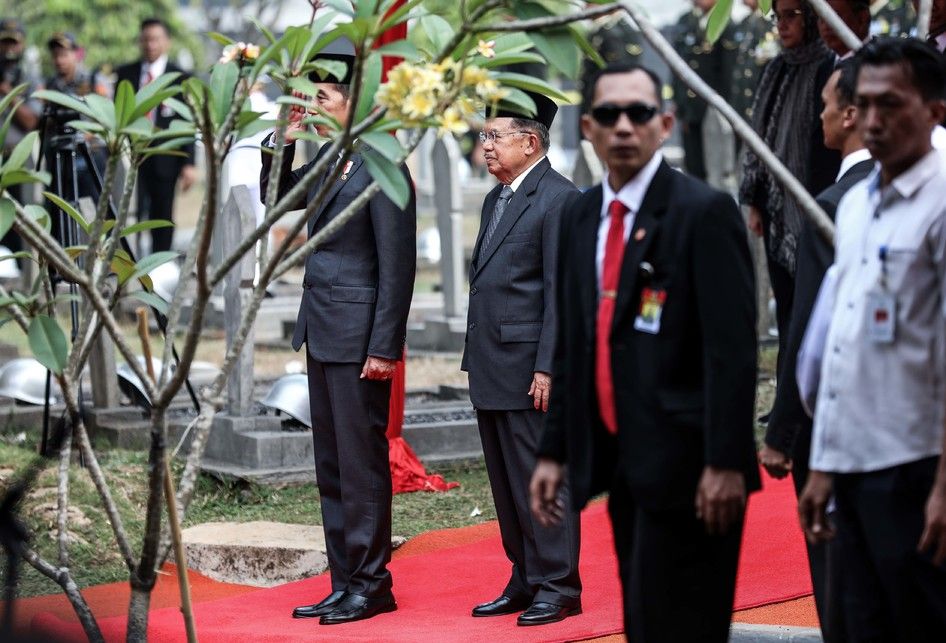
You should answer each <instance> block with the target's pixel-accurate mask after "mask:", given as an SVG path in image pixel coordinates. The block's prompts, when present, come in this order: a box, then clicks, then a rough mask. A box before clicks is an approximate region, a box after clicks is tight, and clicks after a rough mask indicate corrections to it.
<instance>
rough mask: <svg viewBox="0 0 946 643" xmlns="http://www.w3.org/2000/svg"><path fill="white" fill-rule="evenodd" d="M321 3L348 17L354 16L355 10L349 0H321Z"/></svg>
mask: <svg viewBox="0 0 946 643" xmlns="http://www.w3.org/2000/svg"><path fill="white" fill-rule="evenodd" d="M322 5H323V6H325V7H329V8H331V9H335V11H337V12H339V13H340V14H343V15H346V16H348V17H349V18H354V17H355V10H354V8H353V7H352V6H351V0H323V1H322Z"/></svg>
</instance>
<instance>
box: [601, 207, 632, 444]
mask: <svg viewBox="0 0 946 643" xmlns="http://www.w3.org/2000/svg"><path fill="white" fill-rule="evenodd" d="M627 212H628V208H627V206H626V205H624V204H623V203H621V202H620V201H618V200H617V199H615V200H614V201H611V203H610V204H609V205H608V215H609V217H610V219H611V223H610V225H609V227H608V237H607V240H606V241H605V244H604V261H602V262H601V297H600V299H598V322H597V324H596V326H595V328H596V331H595V337H596V341H595V389H596V390H597V392H598V411H599V412H600V413H601V420H602V421H603V422H604V426H605V428H606V429H607V430H608V431H609V432H610V433H611V434H612V435H614V434H617V432H618V419H617V407H616V406H615V403H614V380H613V378H612V376H611V324H612V322H613V321H614V304H615V299H617V292H618V281H619V280H620V278H621V260H622V259H623V258H624V215H625V214H627Z"/></svg>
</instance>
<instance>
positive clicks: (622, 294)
mask: <svg viewBox="0 0 946 643" xmlns="http://www.w3.org/2000/svg"><path fill="white" fill-rule="evenodd" d="M674 171H675V170H673V169H672V168H671V167H670V166H669V165H667V163H666V161H664V162H662V163H661V164H660V167H659V168H658V169H657V173H656V174H655V175H654V178H653V179H652V180H651V182H650V186H649V187H648V188H647V193H646V194H645V195H644V201H643V203H641V209H640V212H638V213H637V215H636V216H635V217H634V226H633V228H632V229H631V236H630V237H628V240H627V246H626V247H625V249H624V258H623V261H622V263H621V280H620V282H619V284H618V293H617V302H616V303H615V306H614V324H615V325H616V324H617V322H618V320H619V319H620V318H621V316H622V315H623V314H624V313H625V312H627V308H628V306H629V305H630V302H631V301H632V300H633V299H634V293H635V290H636V286H637V273H638V266H639V265H640V262H641V260H642V259H643V258H644V255H645V253H646V252H647V248H648V247H649V246H650V244H651V242H652V241H653V240H654V237H656V236H657V234H656V232H657V230H656V228H657V225H658V223H659V218H660V217H661V216H662V215H663V213H664V210H666V208H667V201H668V199H669V197H670V183H671V182H672V180H673V172H674Z"/></svg>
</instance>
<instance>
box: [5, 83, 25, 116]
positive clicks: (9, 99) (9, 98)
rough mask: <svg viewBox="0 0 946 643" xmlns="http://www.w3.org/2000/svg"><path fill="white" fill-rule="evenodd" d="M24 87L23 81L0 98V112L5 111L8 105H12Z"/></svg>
mask: <svg viewBox="0 0 946 643" xmlns="http://www.w3.org/2000/svg"><path fill="white" fill-rule="evenodd" d="M26 89H27V85H26V83H23V84H22V85H17V86H16V87H14V88H13V89H11V90H10V92H9V93H8V94H6V95H5V96H3V97H2V98H0V114H2V113H3V112H5V111H6V110H7V109H8V108H9V107H10V105H12V104H13V102H14V101H16V100H17V98H18V97H19V95H20V94H22V93H23V92H24V91H25V90H26Z"/></svg>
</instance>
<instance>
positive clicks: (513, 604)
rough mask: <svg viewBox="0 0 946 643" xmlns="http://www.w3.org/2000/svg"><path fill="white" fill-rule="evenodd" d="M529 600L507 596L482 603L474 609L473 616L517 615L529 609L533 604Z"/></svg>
mask: <svg viewBox="0 0 946 643" xmlns="http://www.w3.org/2000/svg"><path fill="white" fill-rule="evenodd" d="M531 602H532V601H530V600H529V599H528V598H518V599H516V598H509V597H508V596H506V595H505V594H503V595H501V596H500V597H499V598H497V599H494V600H492V601H489V602H488V603H480V604H479V605H477V606H476V607H474V608H473V616H503V615H504V614H515V613H516V612H521V611H522V610H524V609H526V608H527V607H529V603H531Z"/></svg>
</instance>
